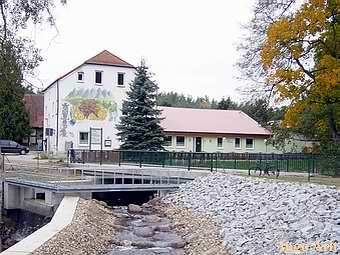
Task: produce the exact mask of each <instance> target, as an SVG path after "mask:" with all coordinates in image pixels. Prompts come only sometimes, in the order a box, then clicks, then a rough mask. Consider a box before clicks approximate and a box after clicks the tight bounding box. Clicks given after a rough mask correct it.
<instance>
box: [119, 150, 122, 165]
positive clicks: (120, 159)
mask: <svg viewBox="0 0 340 255" xmlns="http://www.w3.org/2000/svg"><path fill="white" fill-rule="evenodd" d="M121 153H122V152H121V151H118V166H120V164H121V161H122V158H121Z"/></svg>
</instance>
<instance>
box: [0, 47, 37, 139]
mask: <svg viewBox="0 0 340 255" xmlns="http://www.w3.org/2000/svg"><path fill="white" fill-rule="evenodd" d="M0 52H1V57H0V71H1V72H0V120H1V121H0V139H11V140H15V141H18V142H21V140H22V139H23V138H24V137H27V136H28V135H29V134H30V127H29V120H28V114H27V113H26V111H25V108H24V102H23V96H24V92H25V87H23V86H22V85H21V84H22V73H21V69H20V66H19V64H18V63H17V62H18V60H17V59H16V56H15V51H14V49H13V48H12V45H10V44H7V45H6V47H2V48H1V47H0Z"/></svg>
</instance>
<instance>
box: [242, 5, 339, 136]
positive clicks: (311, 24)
mask: <svg viewBox="0 0 340 255" xmlns="http://www.w3.org/2000/svg"><path fill="white" fill-rule="evenodd" d="M260 2H261V1H260ZM262 2H263V1H262ZM267 2H268V1H267ZM299 2H301V1H286V3H285V4H281V6H280V5H279V4H275V6H274V7H273V4H272V5H270V4H268V3H267V6H271V8H274V9H275V10H276V13H279V14H278V15H276V16H275V15H273V18H272V19H270V18H268V22H263V20H262V23H260V24H261V25H262V26H261V25H259V27H260V28H262V29H263V30H262V31H261V32H258V34H257V36H258V37H261V39H262V40H260V41H259V42H258V43H257V44H256V47H257V50H256V51H254V46H252V47H249V48H246V47H244V48H243V49H246V50H245V52H246V53H248V54H249V52H251V51H252V52H253V54H257V57H258V58H257V61H258V62H257V64H258V65H259V66H260V67H259V68H258V70H260V71H258V72H257V74H258V76H259V77H263V80H262V82H263V83H264V84H265V86H264V87H265V88H267V89H268V91H270V92H272V95H274V98H275V100H276V101H277V102H285V103H289V107H288V111H287V112H286V114H285V118H284V121H283V122H282V125H283V126H284V127H291V128H295V127H296V128H298V127H301V125H303V124H304V123H305V121H304V117H305V116H306V114H307V115H308V113H310V112H318V113H319V114H318V119H317V120H315V122H314V123H313V128H315V129H318V134H319V138H325V136H328V139H331V140H332V141H334V142H338V141H339V139H340V134H339V129H340V0H328V1H327V0H305V1H303V2H302V3H299ZM273 13H275V12H273ZM258 39H259V38H258ZM244 56H245V55H244ZM247 61H249V60H247ZM252 61H253V60H252ZM243 64H244V65H245V64H246V63H245V62H243ZM246 69H247V68H246ZM248 70H249V67H248ZM253 73H254V72H253ZM320 113H322V115H321V117H320ZM321 136H323V137H321Z"/></svg>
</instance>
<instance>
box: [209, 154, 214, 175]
mask: <svg viewBox="0 0 340 255" xmlns="http://www.w3.org/2000/svg"><path fill="white" fill-rule="evenodd" d="M209 155H210V172H212V171H213V169H214V160H213V154H212V153H210V154H209Z"/></svg>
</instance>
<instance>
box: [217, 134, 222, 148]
mask: <svg viewBox="0 0 340 255" xmlns="http://www.w3.org/2000/svg"><path fill="white" fill-rule="evenodd" d="M217 147H218V148H222V147H223V137H217Z"/></svg>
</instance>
